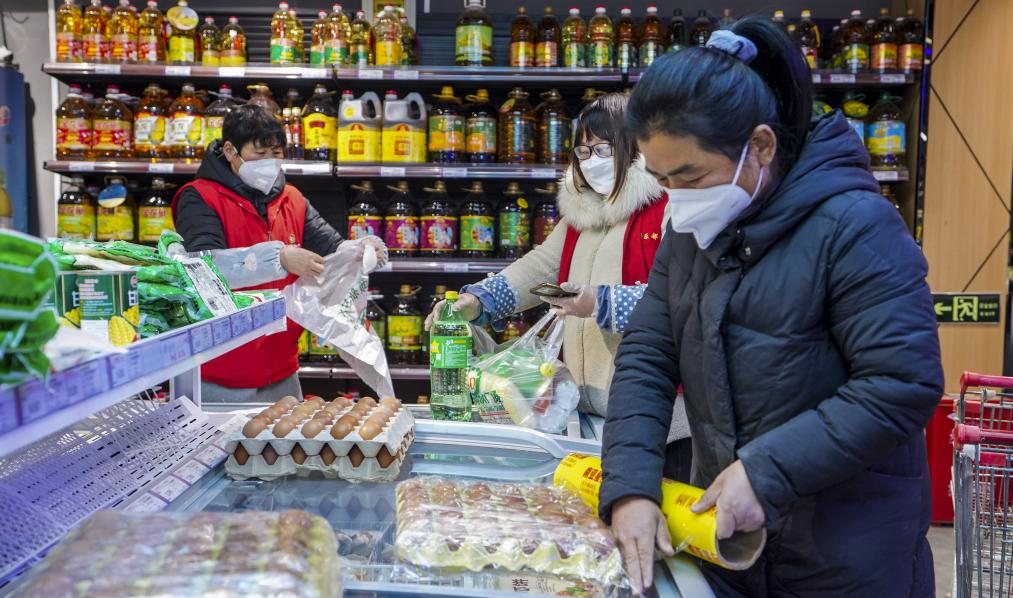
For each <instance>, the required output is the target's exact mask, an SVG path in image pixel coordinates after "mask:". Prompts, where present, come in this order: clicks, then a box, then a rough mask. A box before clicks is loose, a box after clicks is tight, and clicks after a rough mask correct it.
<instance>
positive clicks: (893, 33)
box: [869, 8, 897, 71]
mask: <svg viewBox="0 0 1013 598" xmlns="http://www.w3.org/2000/svg"><path fill="white" fill-rule="evenodd" d="M869 42H870V43H869V63H870V66H871V67H872V70H874V71H890V70H894V69H896V68H897V23H896V21H894V20H893V17H891V16H890V9H888V8H881V9H880V10H879V18H878V19H876V23H875V25H874V26H873V28H872V31H871V34H870V36H869Z"/></svg>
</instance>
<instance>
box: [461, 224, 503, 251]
mask: <svg viewBox="0 0 1013 598" xmlns="http://www.w3.org/2000/svg"><path fill="white" fill-rule="evenodd" d="M495 243H496V221H495V220H493V217H492V216H461V250H462V251H490V252H491V251H492V250H493V248H494V247H495Z"/></svg>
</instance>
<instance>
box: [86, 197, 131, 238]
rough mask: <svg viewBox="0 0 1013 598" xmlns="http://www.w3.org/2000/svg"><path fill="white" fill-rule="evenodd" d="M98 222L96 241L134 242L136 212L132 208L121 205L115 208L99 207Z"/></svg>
mask: <svg viewBox="0 0 1013 598" xmlns="http://www.w3.org/2000/svg"><path fill="white" fill-rule="evenodd" d="M97 220H98V231H97V234H96V235H95V239H96V240H98V241H117V240H119V241H133V240H134V210H133V209H132V208H131V207H130V206H128V205H119V206H116V207H114V208H104V207H102V206H99V208H98V213H97Z"/></svg>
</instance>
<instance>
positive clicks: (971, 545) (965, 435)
mask: <svg viewBox="0 0 1013 598" xmlns="http://www.w3.org/2000/svg"><path fill="white" fill-rule="evenodd" d="M971 388H975V389H977V390H969V389H971ZM954 410H955V412H956V413H955V415H956V425H955V426H954V428H953V449H954V452H953V497H954V513H955V521H954V523H955V525H954V528H955V532H956V568H957V571H956V574H957V575H956V596H957V598H966V597H970V596H1002V597H1008V596H1013V500H1011V493H1013V377H1011V378H1007V377H1005V376H987V375H983V374H975V373H972V372H964V375H963V376H961V378H960V398H959V399H958V400H957V402H956V404H955V405H954Z"/></svg>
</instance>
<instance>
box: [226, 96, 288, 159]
mask: <svg viewBox="0 0 1013 598" xmlns="http://www.w3.org/2000/svg"><path fill="white" fill-rule="evenodd" d="M225 141H231V142H232V145H234V146H236V151H242V149H243V146H244V145H246V144H247V143H251V142H252V143H253V144H254V145H257V146H260V147H275V146H279V145H280V146H281V147H285V130H284V129H282V128H281V123H280V122H278V119H277V118H275V117H274V115H273V114H271V113H270V112H268V111H267V110H266V109H265V108H263V107H261V106H256V105H254V104H244V105H242V106H237V107H235V108H233V109H232V110H231V111H230V112H229V113H228V114H227V115H226V116H225V122H223V123H222V142H225Z"/></svg>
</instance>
